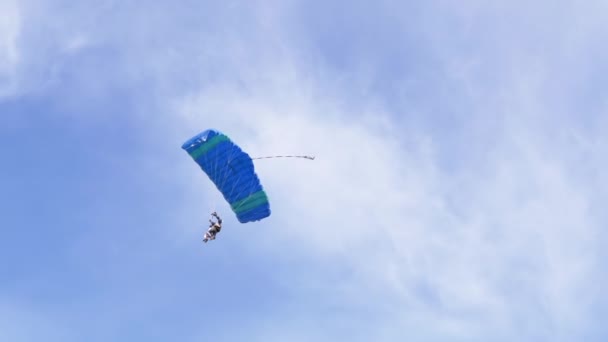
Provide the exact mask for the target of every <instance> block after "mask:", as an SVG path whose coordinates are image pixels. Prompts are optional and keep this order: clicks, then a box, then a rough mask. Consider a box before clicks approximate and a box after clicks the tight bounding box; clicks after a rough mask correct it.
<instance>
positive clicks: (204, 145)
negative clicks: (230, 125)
mask: <svg viewBox="0 0 608 342" xmlns="http://www.w3.org/2000/svg"><path fill="white" fill-rule="evenodd" d="M182 148H183V149H184V150H186V152H188V154H189V155H190V156H191V157H192V159H194V161H195V162H196V163H197V164H198V165H199V166H200V167H201V169H203V171H205V173H206V174H207V176H209V178H210V179H211V181H212V182H213V183H214V184H215V186H216V187H217V188H218V190H219V191H220V192H221V193H222V195H223V196H224V198H225V199H226V201H227V202H228V203H229V204H230V207H231V208H232V211H234V213H235V214H236V217H237V219H238V220H239V222H241V223H246V222H252V221H259V220H261V219H264V218H266V217H268V216H270V204H269V203H268V197H267V196H266V193H265V192H264V189H263V188H262V185H261V184H260V179H259V178H258V176H257V175H256V173H255V170H254V167H253V161H252V159H251V157H250V156H249V155H248V154H247V153H246V152H244V151H243V150H241V148H240V147H238V146H237V145H236V144H234V143H233V142H232V141H231V140H230V138H228V136H226V135H225V134H223V133H221V132H219V131H216V130H212V129H209V130H206V131H204V132H202V133H200V134H197V135H196V136H194V137H192V138H191V139H189V140H188V141H186V142H185V143H184V144H183V145H182Z"/></svg>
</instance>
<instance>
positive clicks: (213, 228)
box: [203, 211, 222, 243]
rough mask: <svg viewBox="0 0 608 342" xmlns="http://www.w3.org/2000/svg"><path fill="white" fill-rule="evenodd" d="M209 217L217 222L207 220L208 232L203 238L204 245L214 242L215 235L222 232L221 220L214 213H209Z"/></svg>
mask: <svg viewBox="0 0 608 342" xmlns="http://www.w3.org/2000/svg"><path fill="white" fill-rule="evenodd" d="M211 216H213V217H215V218H216V219H217V222H214V221H213V220H209V230H207V232H206V233H205V236H204V238H203V242H204V243H207V241H209V240H215V235H217V233H219V232H220V230H222V219H221V218H220V217H219V216H218V215H217V213H216V212H215V211H214V212H212V213H211Z"/></svg>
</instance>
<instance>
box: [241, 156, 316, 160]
mask: <svg viewBox="0 0 608 342" xmlns="http://www.w3.org/2000/svg"><path fill="white" fill-rule="evenodd" d="M270 158H303V159H308V160H315V156H267V157H256V158H251V159H253V160H256V159H270Z"/></svg>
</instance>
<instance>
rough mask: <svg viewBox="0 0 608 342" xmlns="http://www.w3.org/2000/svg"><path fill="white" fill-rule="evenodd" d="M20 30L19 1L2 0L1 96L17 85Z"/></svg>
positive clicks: (7, 93) (0, 25)
mask: <svg viewBox="0 0 608 342" xmlns="http://www.w3.org/2000/svg"><path fill="white" fill-rule="evenodd" d="M20 30H21V16H20V11H19V6H18V3H17V1H13V0H3V1H0V97H4V96H7V95H9V94H11V93H12V92H13V91H14V89H15V87H16V82H17V80H16V73H17V66H18V64H19V60H20V55H19V47H18V39H19V33H20Z"/></svg>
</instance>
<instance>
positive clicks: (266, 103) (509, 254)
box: [178, 60, 603, 340]
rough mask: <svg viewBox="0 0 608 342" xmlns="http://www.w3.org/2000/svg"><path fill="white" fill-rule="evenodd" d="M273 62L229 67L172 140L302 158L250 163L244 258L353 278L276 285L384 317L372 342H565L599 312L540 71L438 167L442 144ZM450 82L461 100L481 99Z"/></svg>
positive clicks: (506, 89) (586, 214) (189, 103)
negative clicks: (259, 192) (253, 202)
mask: <svg viewBox="0 0 608 342" xmlns="http://www.w3.org/2000/svg"><path fill="white" fill-rule="evenodd" d="M275 65H276V67H274V68H268V69H266V68H261V69H256V70H255V72H253V71H251V70H249V69H247V68H246V69H242V70H241V69H237V70H240V71H241V75H242V77H241V80H240V82H239V83H238V85H234V84H231V83H230V82H226V83H223V84H218V85H217V86H215V87H209V88H205V89H203V90H202V91H201V92H200V93H199V94H195V95H192V96H190V97H189V98H187V99H186V100H185V101H184V102H181V103H179V104H178V108H179V110H178V112H181V113H182V115H183V116H184V126H183V127H182V128H180V129H179V130H180V133H181V134H184V133H185V132H186V131H190V132H191V130H192V127H200V128H207V127H214V128H217V129H220V130H225V131H226V133H228V134H229V135H230V136H232V138H233V139H235V140H236V141H237V142H238V143H240V144H241V145H242V146H246V149H247V150H248V151H249V152H250V153H252V154H254V155H267V154H284V153H303V154H309V153H310V154H316V155H317V160H315V161H314V162H308V161H299V160H271V161H261V162H259V163H257V164H256V167H257V169H258V172H259V174H260V176H261V177H262V179H263V181H264V184H265V186H266V187H267V190H268V192H269V194H270V196H271V201H272V203H273V208H274V212H273V216H272V218H271V219H269V220H268V222H267V223H266V224H264V225H262V227H261V228H260V230H262V231H264V233H263V238H261V239H260V240H258V242H256V245H258V246H259V249H260V252H262V251H265V253H270V254H273V255H281V254H290V253H301V255H312V256H313V257H312V258H314V259H315V260H316V261H318V262H321V263H325V264H326V265H328V266H326V271H325V272H328V273H331V272H332V270H334V269H335V268H336V267H338V268H339V267H344V268H346V269H350V270H352V271H350V272H348V273H347V274H346V275H345V276H344V277H343V278H340V279H339V281H337V282H334V281H332V282H327V281H324V280H323V279H319V278H318V276H319V274H317V277H314V278H311V279H307V277H306V275H308V273H307V272H305V271H301V272H302V274H301V275H300V276H297V275H295V276H294V275H291V276H293V277H294V279H295V280H293V281H286V282H287V283H288V284H287V285H286V286H288V287H289V288H291V289H292V290H293V291H294V292H297V293H299V294H302V293H314V294H315V295H316V296H319V297H320V298H322V299H319V300H325V301H328V300H329V301H333V302H337V303H339V304H338V305H340V306H344V307H351V308H356V307H367V308H368V309H369V311H370V312H384V314H382V315H386V316H387V319H386V320H385V323H384V324H381V325H379V326H374V327H369V326H367V327H365V328H361V330H362V331H366V332H368V333H370V331H371V335H374V336H376V337H378V336H383V338H384V340H397V338H398V337H399V336H409V335H408V334H413V335H415V336H416V335H417V336H422V337H425V336H426V337H427V338H439V339H441V338H450V339H462V340H470V339H475V340H476V339H487V338H488V337H490V336H492V337H498V339H501V340H513V339H520V340H521V339H535V338H540V339H560V338H561V339H568V338H572V337H573V336H581V334H583V333H584V332H585V331H586V329H588V328H589V323H588V322H589V321H590V319H591V318H592V317H591V316H592V304H593V302H594V301H595V300H599V299H601V293H599V292H598V288H597V286H596V285H595V284H596V282H597V281H598V279H596V278H595V277H596V272H597V271H598V267H599V264H598V261H599V260H598V257H599V250H598V245H597V243H595V242H594V240H593V237H594V236H595V235H596V234H597V233H598V232H599V231H600V229H601V225H600V223H599V222H597V221H596V220H595V219H594V217H593V216H592V215H591V211H590V209H589V208H590V203H589V201H590V200H589V198H590V195H592V194H590V193H589V192H588V190H587V189H586V188H584V187H581V186H579V183H581V182H585V180H584V179H580V178H577V177H576V175H573V173H572V172H571V171H572V168H571V166H570V165H569V164H568V162H569V160H570V159H571V158H572V156H573V155H572V154H571V151H572V148H574V149H576V148H577V147H576V146H574V147H572V146H569V147H570V150H568V149H567V148H565V147H567V146H566V145H567V143H568V142H567V141H563V140H561V138H560V139H558V140H551V138H550V134H551V132H550V131H548V130H547V127H550V128H560V129H561V128H563V126H562V125H564V124H568V122H567V121H565V120H564V118H563V117H562V118H561V119H558V121H557V122H555V123H553V124H551V125H548V126H545V125H544V123H545V122H544V120H545V119H546V118H548V117H551V115H550V113H548V112H547V110H548V106H546V102H545V101H546V99H545V98H543V97H541V98H536V99H535V97H534V95H539V96H542V95H544V94H543V92H542V89H543V88H542V87H543V85H544V82H546V78H545V76H546V74H544V73H543V72H540V73H537V74H535V75H531V76H528V77H523V78H522V77H513V78H506V79H505V80H509V81H511V83H506V84H503V85H501V86H500V87H499V88H500V89H499V91H498V92H497V93H491V90H490V93H489V94H490V95H491V96H492V97H491V98H484V99H483V101H484V102H483V105H482V106H480V108H484V109H485V108H487V106H490V105H494V106H498V105H499V104H505V103H508V104H509V105H508V106H506V107H503V108H501V110H500V111H499V112H497V113H495V114H493V115H494V116H493V117H490V119H492V118H494V119H496V120H499V121H501V124H499V125H498V126H497V127H498V131H492V132H486V134H495V136H493V138H494V139H490V140H488V141H492V143H491V144H489V145H487V146H481V148H480V150H481V151H482V152H483V153H480V157H479V158H477V159H473V160H471V161H470V163H469V164H468V165H460V168H459V169H458V170H453V169H449V168H446V167H440V165H442V164H441V163H440V160H438V158H439V157H438V156H437V155H436V154H435V151H436V149H437V148H439V147H440V145H445V144H450V141H449V140H448V141H446V140H444V139H443V138H442V137H440V136H432V135H430V134H428V133H427V134H425V133H424V132H417V133H415V132H413V131H411V130H409V129H408V127H403V126H400V125H399V124H398V123H397V122H398V120H396V119H397V117H396V114H395V113H391V112H390V111H389V110H388V109H387V108H386V107H384V106H382V105H379V103H380V102H379V101H378V100H377V99H375V98H373V97H371V98H369V102H368V99H366V98H348V100H349V101H352V102H351V103H348V101H346V100H345V98H344V97H343V96H344V95H345V94H344V93H340V91H336V88H334V86H335V85H336V83H335V82H330V81H328V80H326V79H322V78H321V77H320V76H310V75H311V74H310V73H308V72H307V71H306V70H305V69H302V68H299V67H298V66H294V65H291V66H290V65H289V63H285V61H284V60H283V61H278V63H276V64H275ZM251 74H261V75H264V77H263V78H262V79H260V78H256V77H251V78H248V76H250V75H251ZM318 74H322V73H318ZM318 74H317V75H318ZM515 75H519V76H522V74H520V73H519V72H517V73H516V74H515ZM464 77H465V78H467V79H466V80H467V82H469V84H470V85H471V86H472V87H473V90H476V89H475V87H483V86H484V85H480V84H476V83H475V82H476V80H475V79H474V78H471V75H465V76H464ZM350 86H351V87H357V85H356V84H351V85H350ZM351 90H352V89H351ZM358 93H359V92H358ZM361 93H365V92H364V91H362V92H361ZM328 94H329V95H328ZM370 96H371V95H370ZM407 110H408V109H407V108H402V111H404V112H407ZM484 115H485V114H484V112H483V111H482V110H481V109H480V111H479V112H476V113H473V115H471V116H470V117H469V120H471V122H470V124H471V125H476V124H477V123H475V122H474V120H475V119H474V118H476V117H478V118H481V117H483V116H484ZM484 138H485V136H484ZM465 139H466V140H465V141H466V143H467V144H471V145H475V144H479V143H480V141H477V140H476V137H470V138H465ZM484 141H485V140H484ZM596 158H599V159H597V160H596V161H597V162H601V160H602V158H603V157H599V156H596ZM602 163H603V162H602ZM463 170H464V171H463ZM594 181H597V180H594ZM246 239H247V240H250V239H251V237H250V236H249V237H246ZM269 250H270V251H269ZM329 265H331V266H329ZM336 265H340V266H336ZM302 282H304V283H302ZM370 301H372V302H373V303H370ZM383 308H384V309H383ZM387 308H388V309H387ZM387 312H388V313H387ZM389 313H390V314H389ZM386 334H388V335H386Z"/></svg>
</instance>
